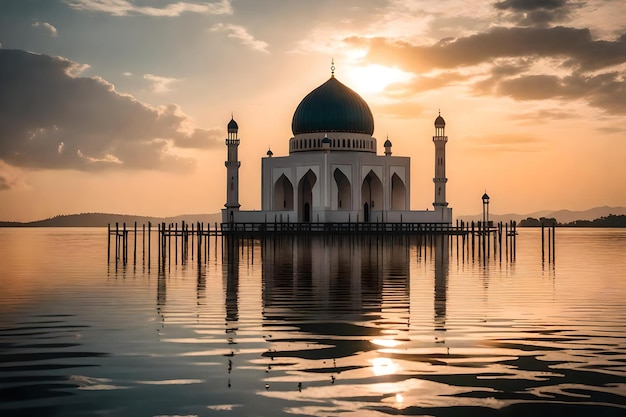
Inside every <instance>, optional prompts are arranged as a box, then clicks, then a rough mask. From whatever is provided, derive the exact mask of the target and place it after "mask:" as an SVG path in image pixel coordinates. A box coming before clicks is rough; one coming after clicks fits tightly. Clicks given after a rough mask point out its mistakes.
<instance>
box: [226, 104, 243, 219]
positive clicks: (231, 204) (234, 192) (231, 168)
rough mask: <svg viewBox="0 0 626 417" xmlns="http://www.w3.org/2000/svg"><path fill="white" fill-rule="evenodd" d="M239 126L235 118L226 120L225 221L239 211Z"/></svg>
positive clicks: (232, 217)
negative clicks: (226, 215)
mask: <svg viewBox="0 0 626 417" xmlns="http://www.w3.org/2000/svg"><path fill="white" fill-rule="evenodd" d="M238 131H239V126H237V122H236V121H235V119H233V118H232V116H231V118H230V122H228V137H227V138H226V147H227V148H228V159H227V160H226V204H224V206H225V207H226V210H227V211H228V219H227V221H229V222H230V221H233V219H234V216H233V212H234V211H239V207H241V204H239V167H240V166H241V162H239V159H238V155H237V148H238V147H239V138H238V137H237V132H238Z"/></svg>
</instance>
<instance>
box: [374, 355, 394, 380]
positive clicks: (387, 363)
mask: <svg viewBox="0 0 626 417" xmlns="http://www.w3.org/2000/svg"><path fill="white" fill-rule="evenodd" d="M371 362H372V370H373V371H374V375H376V376H381V375H392V374H395V373H396V372H397V371H398V365H397V364H396V363H395V362H394V361H392V360H391V359H389V358H376V359H372V361H371Z"/></svg>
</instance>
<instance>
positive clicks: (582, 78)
mask: <svg viewBox="0 0 626 417" xmlns="http://www.w3.org/2000/svg"><path fill="white" fill-rule="evenodd" d="M482 87H483V88H488V89H489V91H482V93H485V92H487V93H492V94H496V95H501V96H509V97H512V98H514V99H516V100H546V99H560V100H585V101H586V102H587V103H588V104H589V105H591V106H593V107H598V108H601V109H603V110H605V111H607V112H609V113H613V114H626V82H624V79H623V77H622V76H621V75H620V74H619V73H617V72H611V73H605V74H599V75H591V76H586V75H582V74H576V73H575V74H572V75H569V76H566V77H558V76H555V75H526V76H519V77H515V78H511V79H503V80H497V79H496V80H495V81H494V82H493V83H492V84H491V85H488V84H487V83H485V84H483V85H482Z"/></svg>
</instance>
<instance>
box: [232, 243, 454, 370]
mask: <svg viewBox="0 0 626 417" xmlns="http://www.w3.org/2000/svg"><path fill="white" fill-rule="evenodd" d="M225 239H226V238H225ZM419 239H422V237H420V238H419ZM408 240H409V238H407V237H388V238H387V237H385V238H381V237H376V236H332V237H291V238H289V237H288V238H285V237H282V238H276V239H267V240H264V241H263V242H262V243H261V250H262V271H263V283H262V308H263V327H264V329H265V330H264V333H267V334H271V335H272V339H273V340H274V341H278V342H281V341H282V342H290V341H294V342H295V341H299V342H305V341H306V342H307V343H311V345H312V346H311V349H306V348H303V349H300V350H298V351H294V350H290V351H289V352H282V353H281V352H280V350H279V351H277V352H276V351H275V352H273V353H272V356H282V355H285V356H297V357H302V358H309V359H329V358H339V357H345V356H350V355H352V354H354V353H355V352H358V351H367V350H372V349H375V348H376V347H375V346H373V345H372V344H371V341H372V340H374V339H381V338H382V339H384V338H393V339H396V340H401V339H406V338H407V337H408V332H409V327H410V317H409V315H410V286H411V271H410V257H411V253H412V250H416V251H421V250H422V248H423V250H424V252H428V253H430V256H433V255H434V264H433V265H434V269H435V271H434V284H433V285H434V320H433V321H434V324H433V326H434V329H435V330H445V321H446V294H447V279H448V253H447V252H448V249H449V245H448V238H446V237H442V236H436V237H428V238H426V237H424V238H423V239H422V240H420V242H419V244H418V243H415V244H411V243H410V242H409V241H408ZM244 244H246V242H245V241H243V240H236V239H228V243H226V244H225V255H226V256H225V257H224V259H223V272H225V274H224V275H225V276H224V279H225V282H224V289H225V307H226V309H225V310H226V325H227V332H228V331H229V330H228V329H236V326H237V323H236V322H237V318H238V308H239V304H238V287H239V272H238V271H239V268H238V263H239V257H240V252H241V246H240V245H244ZM428 275H430V273H428ZM430 276H431V277H432V275H430ZM425 278H426V279H428V277H425ZM417 279H422V277H417ZM431 279H432V278H431ZM230 331H232V330H230ZM316 343H322V344H324V345H325V346H327V347H325V348H323V349H319V348H316V347H314V346H313V345H314V344H316Z"/></svg>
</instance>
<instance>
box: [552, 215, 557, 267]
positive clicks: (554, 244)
mask: <svg viewBox="0 0 626 417" xmlns="http://www.w3.org/2000/svg"><path fill="white" fill-rule="evenodd" d="M555 242H556V224H554V225H552V262H554V259H555V248H556V243H555Z"/></svg>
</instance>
